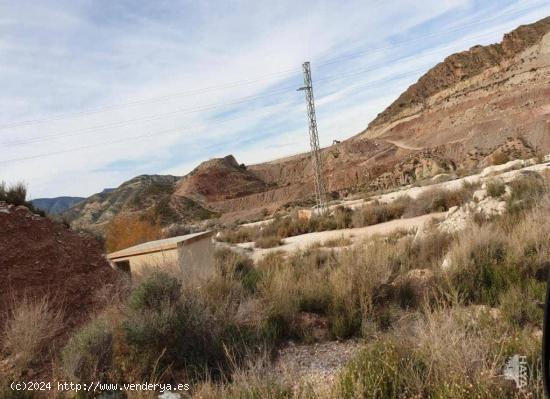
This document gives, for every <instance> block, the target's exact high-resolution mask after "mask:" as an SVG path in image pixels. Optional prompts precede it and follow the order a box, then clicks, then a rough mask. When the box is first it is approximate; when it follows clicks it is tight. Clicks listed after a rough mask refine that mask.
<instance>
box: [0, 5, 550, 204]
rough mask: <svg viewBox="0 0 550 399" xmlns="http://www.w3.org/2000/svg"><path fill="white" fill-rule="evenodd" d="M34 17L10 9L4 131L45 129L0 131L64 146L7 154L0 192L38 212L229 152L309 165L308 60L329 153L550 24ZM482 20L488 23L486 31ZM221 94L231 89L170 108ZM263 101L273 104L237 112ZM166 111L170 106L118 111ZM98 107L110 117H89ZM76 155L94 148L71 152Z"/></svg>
mask: <svg viewBox="0 0 550 399" xmlns="http://www.w3.org/2000/svg"><path fill="white" fill-rule="evenodd" d="M25 3H26V2H24V1H22V2H17V3H12V4H10V5H9V7H8V6H6V7H4V6H2V8H3V12H2V14H3V15H2V17H1V20H0V34H1V35H2V40H1V41H0V57H2V59H3V60H9V62H6V63H3V65H2V66H0V81H1V82H2V87H3V91H2V93H0V126H2V125H8V124H12V123H14V122H17V121H24V120H35V119H39V120H40V119H46V120H47V122H45V123H35V124H28V125H24V126H13V127H12V128H9V129H6V128H1V129H0V143H5V142H7V141H10V142H13V141H15V140H22V141H25V142H28V141H30V140H32V139H36V138H43V137H44V136H48V137H49V136H52V135H54V136H55V135H57V136H62V137H56V138H50V139H48V140H42V141H37V142H34V143H28V144H26V145H20V146H7V145H5V144H4V145H2V144H0V148H1V155H0V179H5V180H8V181H16V180H25V181H26V182H27V183H28V184H29V188H30V192H31V193H32V194H33V195H34V196H35V197H36V196H56V195H62V194H70V195H89V194H91V193H93V192H97V191H99V190H101V189H102V188H103V187H112V186H117V185H119V184H120V183H121V182H122V181H123V180H125V179H128V178H131V177H133V176H136V175H138V174H141V173H173V174H178V175H181V174H183V173H185V172H187V171H189V170H190V169H192V168H193V167H194V166H196V164H197V163H198V162H200V161H201V160H204V159H207V158H210V157H213V156H222V155H226V154H228V153H234V154H235V155H236V156H237V157H238V158H239V160H240V161H242V162H245V163H253V162H261V161H264V160H269V159H273V158H277V157H281V156H285V155H289V154H291V153H295V152H298V151H302V150H307V145H308V138H307V125H306V120H305V115H304V103H303V94H302V93H297V92H295V91H294V87H297V86H298V85H300V83H301V72H300V64H301V63H302V61H304V60H311V61H312V65H313V72H314V85H315V90H316V93H315V94H316V97H317V99H318V101H317V105H318V116H319V125H320V135H321V141H322V144H330V141H331V140H332V139H333V138H337V139H342V138H345V137H349V136H351V135H353V134H355V133H358V132H359V131H360V130H362V129H363V128H364V127H366V125H367V124H368V122H369V121H370V119H372V118H373V117H374V116H375V115H376V114H377V113H378V112H381V111H382V109H383V107H385V106H387V105H388V104H389V103H390V102H391V101H392V100H393V99H394V98H395V97H396V96H397V95H398V94H399V93H400V92H401V91H402V90H403V89H404V88H406V87H407V85H409V84H411V83H412V82H413V81H414V79H416V77H417V76H419V75H420V71H419V68H428V67H429V66H431V65H433V64H434V63H435V62H437V61H440V60H441V59H442V58H443V57H444V56H445V55H447V54H448V53H450V52H452V51H456V50H462V49H465V48H467V47H465V46H470V45H473V44H475V43H477V41H476V40H478V41H482V42H484V41H486V40H492V41H495V39H496V38H500V36H501V35H502V33H504V32H505V31H506V30H510V29H512V28H513V27H515V26H516V25H517V24H519V23H525V22H531V21H534V20H536V19H537V18H540V17H543V16H545V13H548V12H549V11H550V6H548V5H545V4H544V3H543V2H541V1H538V2H537V1H523V2H520V1H511V0H509V1H507V2H506V3H507V5H506V6H505V5H503V3H504V2H500V1H497V0H494V1H488V2H484V4H479V2H473V1H469V0H445V1H441V0H427V1H422V2H409V1H405V0H399V1H395V2H383V1H377V0H376V1H375V0H373V1H369V2H365V1H359V0H352V1H346V2H333V1H329V0H326V1H323V2H320V3H319V2H315V3H314V2H291V1H290V0H286V1H280V2H271V3H270V6H269V7H266V6H265V3H262V2H252V1H238V2H232V3H226V2H220V1H205V2H176V1H174V2H169V1H167V2H145V1H144V2H143V3H133V4H132V5H131V7H130V6H129V5H128V4H126V3H123V2H113V3H109V4H108V5H106V6H100V5H98V4H97V3H96V2H92V1H83V2H68V1H67V2H64V3H59V2H56V3H54V2H53V1H52V2H42V3H40V5H38V4H37V3H36V2H27V3H26V4H25ZM483 13H490V14H491V17H492V18H493V20H494V21H493V23H491V24H490V25H487V26H485V25H483V24H479V23H478V22H479V21H480V19H479V15H480V14H483ZM498 15H502V18H501V19H498V18H497V17H498ZM449 20H451V21H455V23H456V24H457V25H458V26H461V25H462V26H464V25H468V24H469V28H468V34H464V33H462V32H460V31H458V30H455V31H454V32H450V33H447V34H445V35H443V36H441V37H438V36H437V35H434V32H438V31H442V30H443V31H448V30H449V28H452V27H454V26H456V25H453V24H449ZM23 21H25V23H24V24H23V23H22V22H23ZM409 31H410V32H412V33H411V34H410V35H408V34H407V33H408V32H409ZM396 35H398V36H396ZM430 35H431V37H430V40H418V41H416V42H410V40H411V39H414V38H415V37H423V36H430ZM404 41H405V42H406V41H409V44H406V43H405V44H401V45H398V43H400V42H404ZM372 47H376V48H381V49H379V50H376V51H366V50H367V49H369V48H372ZM355 52H360V55H357V56H354V57H351V56H349V54H350V53H355ZM338 57H341V58H340V59H339V61H338V62H334V63H332V64H325V63H326V61H327V60H331V59H334V58H338ZM290 69H292V70H295V72H294V73H292V74H291V73H279V72H281V71H288V70H290ZM361 70H363V72H362V73H357V72H356V73H355V75H354V74H353V73H354V71H361ZM365 70H367V71H368V70H370V72H368V73H366V72H364V71H365ZM403 74H404V76H402V77H401V78H399V79H394V78H395V76H396V75H403ZM407 74H408V75H407ZM257 77H261V78H259V79H257ZM329 77H330V78H329ZM335 77H336V78H335ZM338 77H339V78H338ZM247 79H248V80H249V81H250V82H249V84H243V83H245V82H244V81H246V80H247ZM323 79H324V80H323ZM373 81H374V82H376V83H372V82H373ZM228 82H229V83H231V82H241V84H234V85H228ZM369 82H371V83H369ZM361 84H363V85H361ZM365 84H366V85H365ZM217 86H227V87H225V88H224V89H223V90H212V89H206V90H203V91H198V92H196V93H194V94H193V95H183V94H182V95H180V96H175V95H174V94H175V93H176V94H177V93H189V92H190V91H193V90H200V89H201V88H213V87H217ZM272 92H275V93H273V94H271V95H269V93H272ZM254 96H263V97H259V98H256V99H254V100H250V101H247V102H240V103H235V100H238V99H240V98H243V97H254ZM157 97H169V98H165V99H164V100H162V101H147V102H144V103H142V104H134V105H132V106H127V107H116V108H113V105H116V104H123V103H127V102H132V101H135V100H136V99H138V100H139V99H152V98H157ZM216 104H217V105H218V106H217V107H211V105H216ZM224 104H225V105H224ZM90 108H106V109H107V111H106V112H98V113H87V112H83V111H85V110H87V109H90ZM189 110H196V112H189ZM79 113H80V114H79ZM60 114H72V116H71V117H70V118H66V119H63V118H61V119H60V118H58V116H59V115H60ZM161 114H162V115H166V114H170V115H166V116H164V117H162V118H160V117H157V115H161ZM121 121H134V122H128V123H120V122H121ZM106 125H113V126H111V127H108V128H107V127H105V128H104V129H93V128H94V127H101V126H106ZM86 129H88V130H86ZM175 129H178V130H177V132H176V133H165V134H159V133H158V132H163V131H167V130H175ZM148 133H153V135H152V136H153V138H151V139H141V138H135V137H140V136H143V135H146V134H148ZM111 141H122V142H120V143H113V144H111V145H105V144H104V143H106V142H111ZM80 147H89V148H87V149H85V150H78V151H69V152H62V151H66V150H71V149H76V148H80ZM57 152H62V153H60V154H56V155H51V156H44V157H42V156H41V155H44V154H53V153H57ZM39 155H40V156H41V157H38V158H31V159H28V160H25V161H20V162H10V163H5V162H4V163H2V161H3V160H4V161H5V160H8V159H17V158H27V157H33V156H39Z"/></svg>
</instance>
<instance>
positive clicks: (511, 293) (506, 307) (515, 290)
mask: <svg viewBox="0 0 550 399" xmlns="http://www.w3.org/2000/svg"><path fill="white" fill-rule="evenodd" d="M545 293H546V284H545V283H541V282H538V281H536V280H533V279H530V280H529V281H527V282H526V283H524V284H521V285H516V286H513V287H511V288H510V289H508V291H506V292H504V293H502V294H501V296H500V306H501V311H502V314H503V316H504V318H505V319H506V320H507V321H508V323H510V324H511V325H514V326H518V327H525V326H526V325H529V324H530V325H533V326H541V323H542V319H543V316H544V310H543V308H542V306H541V305H542V304H543V303H544V300H545Z"/></svg>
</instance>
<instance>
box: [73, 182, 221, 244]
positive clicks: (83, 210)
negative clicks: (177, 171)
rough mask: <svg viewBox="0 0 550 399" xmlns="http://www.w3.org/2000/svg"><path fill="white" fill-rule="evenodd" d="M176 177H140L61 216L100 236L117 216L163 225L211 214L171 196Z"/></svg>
mask: <svg viewBox="0 0 550 399" xmlns="http://www.w3.org/2000/svg"><path fill="white" fill-rule="evenodd" d="M179 180H180V178H179V177H178V176H169V175H166V176H162V175H141V176H138V177H135V178H133V179H131V180H128V181H126V182H124V183H122V184H121V185H120V186H119V187H117V188H115V189H109V190H104V191H102V192H101V193H98V194H94V195H92V196H91V197H89V198H87V199H86V200H84V201H81V202H79V203H78V204H76V205H75V206H73V207H72V208H70V209H68V210H67V211H65V212H64V213H63V216H64V217H65V218H66V219H68V221H70V222H71V225H72V226H73V227H76V228H87V229H91V230H92V231H95V232H98V233H102V231H103V228H104V227H105V225H106V224H107V223H108V222H109V221H110V220H111V219H112V218H113V217H114V216H115V215H117V214H119V213H121V212H123V213H139V214H141V215H144V216H147V217H151V218H156V219H158V220H159V221H160V222H161V224H162V225H164V226H168V225H170V224H172V223H175V222H178V223H179V222H182V221H186V222H189V221H194V220H201V219H205V218H209V217H211V216H212V215H213V213H212V212H210V211H209V210H207V209H204V208H203V207H202V206H201V205H200V204H198V203H197V202H195V201H193V200H192V199H188V198H183V197H174V196H173V194H174V191H175V189H176V183H177V182H178V181H179Z"/></svg>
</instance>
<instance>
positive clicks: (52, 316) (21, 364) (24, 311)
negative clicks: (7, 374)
mask: <svg viewBox="0 0 550 399" xmlns="http://www.w3.org/2000/svg"><path fill="white" fill-rule="evenodd" d="M62 325H63V314H62V311H61V310H60V309H56V308H54V307H53V305H52V304H51V302H50V300H49V299H48V298H47V297H43V298H42V299H39V300H36V301H33V300H30V299H29V298H23V299H22V300H21V301H20V302H18V303H16V304H15V305H14V306H13V307H12V309H11V312H10V316H9V318H8V320H7V321H6V324H5V326H4V349H5V350H6V352H7V353H9V355H10V356H11V357H12V358H13V359H14V364H15V369H16V370H17V372H19V373H20V372H22V371H24V370H25V369H26V368H27V367H29V366H30V365H32V364H33V362H35V361H38V360H41V359H42V358H43V355H44V351H45V350H46V348H47V347H48V346H49V345H51V343H52V341H53V339H54V337H55V336H56V334H57V333H58V332H59V331H60V330H61V328H62Z"/></svg>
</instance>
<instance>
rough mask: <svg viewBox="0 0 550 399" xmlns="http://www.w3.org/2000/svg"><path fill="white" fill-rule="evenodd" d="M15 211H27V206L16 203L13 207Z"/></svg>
mask: <svg viewBox="0 0 550 399" xmlns="http://www.w3.org/2000/svg"><path fill="white" fill-rule="evenodd" d="M15 211H16V212H29V208H27V207H26V206H25V205H17V206H16V207H15Z"/></svg>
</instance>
